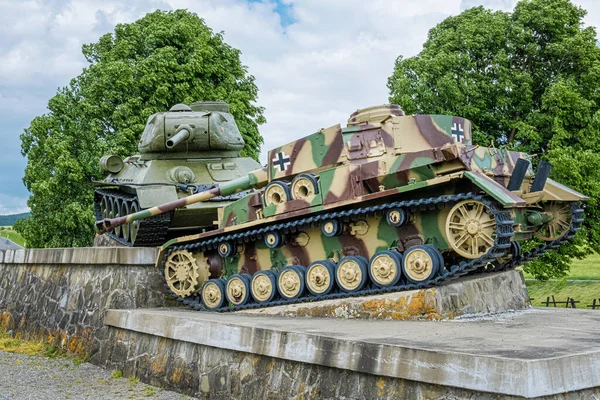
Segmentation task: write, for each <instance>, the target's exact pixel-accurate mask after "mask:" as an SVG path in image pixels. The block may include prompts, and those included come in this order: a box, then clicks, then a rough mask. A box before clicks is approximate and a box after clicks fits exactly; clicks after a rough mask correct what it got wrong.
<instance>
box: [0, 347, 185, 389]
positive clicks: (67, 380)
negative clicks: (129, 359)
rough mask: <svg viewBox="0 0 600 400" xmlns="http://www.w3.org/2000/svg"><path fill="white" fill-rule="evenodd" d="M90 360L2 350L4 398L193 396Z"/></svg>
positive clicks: (0, 364) (0, 366) (0, 370)
mask: <svg viewBox="0 0 600 400" xmlns="http://www.w3.org/2000/svg"><path fill="white" fill-rule="evenodd" d="M111 375H112V373H111V372H110V371H106V370H104V369H102V368H100V367H96V366H94V365H92V364H89V363H84V364H80V365H78V366H75V365H74V364H73V361H72V360H69V359H65V358H60V357H57V358H46V357H39V356H28V355H23V354H13V353H6V352H2V351H0V400H9V399H10V400H17V399H19V400H21V399H24V400H25V399H27V400H29V399H31V400H33V399H36V400H37V399H39V400H52V399H73V400H75V399H111V400H113V399H156V400H176V399H177V400H182V399H192V397H188V396H185V395H182V394H179V393H176V392H169V391H166V390H162V389H160V388H157V387H154V386H150V385H145V384H143V383H141V382H136V381H135V380H130V379H128V378H111Z"/></svg>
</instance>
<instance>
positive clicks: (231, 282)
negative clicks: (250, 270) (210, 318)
mask: <svg viewBox="0 0 600 400" xmlns="http://www.w3.org/2000/svg"><path fill="white" fill-rule="evenodd" d="M226 293H227V300H229V302H230V303H232V304H235V305H236V306H239V305H242V304H246V303H247V302H248V299H250V279H248V277H247V276H244V275H240V274H235V275H232V276H231V277H230V278H229V279H228V280H227V290H226Z"/></svg>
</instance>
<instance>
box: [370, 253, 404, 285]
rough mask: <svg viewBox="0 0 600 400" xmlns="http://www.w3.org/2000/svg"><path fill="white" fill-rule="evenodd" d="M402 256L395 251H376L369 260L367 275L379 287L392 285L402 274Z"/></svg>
mask: <svg viewBox="0 0 600 400" xmlns="http://www.w3.org/2000/svg"><path fill="white" fill-rule="evenodd" d="M401 270H402V256H401V255H400V253H398V252H397V251H393V250H383V251H378V252H377V253H375V255H373V257H371V260H370V261H369V277H370V278H371V281H373V283H374V284H375V285H377V286H379V287H386V286H394V285H395V284H397V283H398V281H399V280H400V277H401V275H402V272H401Z"/></svg>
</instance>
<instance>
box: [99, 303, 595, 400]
mask: <svg viewBox="0 0 600 400" xmlns="http://www.w3.org/2000/svg"><path fill="white" fill-rule="evenodd" d="M105 324H106V325H109V326H114V327H118V328H121V329H126V330H131V331H136V332H142V333H146V334H150V335H156V336H162V337H166V338H170V339H174V340H180V341H185V342H191V343H197V344H200V345H206V346H212V347H217V348H223V349H229V350H235V351H243V352H247V353H252V354H257V355H265V356H271V357H277V358H281V359H286V360H292V361H297V362H304V363H310V364H318V365H323V366H328V367H335V368H341V369H347V370H352V371H359V372H364V373H369V374H374V375H381V376H388V377H396V378H402V379H409V380H413V381H419V382H427V383H432V384H438V385H444V386H453V387H459V388H464V389H470V390H476V391H481V392H492V393H500V394H505V395H518V396H523V397H528V398H532V397H538V396H545V395H554V394H558V393H565V392H571V391H578V390H582V389H586V388H594V387H599V386H600V334H599V330H600V313H598V312H595V311H585V310H572V309H539V308H533V309H529V310H523V311H516V312H510V313H504V314H496V315H489V316H485V315H484V316H477V317H471V318H459V319H454V320H443V321H367V320H340V319H325V318H287V317H277V316H268V317H265V316H253V315H239V314H237V315H236V314H227V313H225V314H217V313H205V312H194V311H187V310H186V311H182V310H175V309H173V310H171V309H155V310H109V311H108V312H107V314H106V317H105Z"/></svg>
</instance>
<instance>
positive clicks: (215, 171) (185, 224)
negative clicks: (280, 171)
mask: <svg viewBox="0 0 600 400" xmlns="http://www.w3.org/2000/svg"><path fill="white" fill-rule="evenodd" d="M243 147H244V140H243V138H242V135H241V134H240V131H239V130H238V128H237V125H236V123H235V120H234V118H233V116H232V115H231V114H230V113H229V105H228V104H226V103H224V102H195V103H192V104H191V105H190V106H187V105H185V104H177V105H175V106H173V107H172V108H171V109H170V110H169V111H168V112H159V113H156V114H153V115H151V116H150V118H148V122H147V123H146V127H145V129H144V132H143V134H142V137H141V140H140V142H139V146H138V150H139V154H138V155H134V156H131V157H127V158H125V159H124V160H122V159H121V158H119V157H117V156H104V157H102V159H101V160H100V166H101V168H102V169H103V170H104V171H106V172H107V173H108V175H107V176H106V178H105V179H104V180H103V181H101V182H95V185H96V187H97V188H96V191H95V194H94V210H95V215H96V219H97V220H102V219H104V218H115V217H119V216H123V215H127V214H130V213H135V212H138V211H142V210H144V209H148V208H152V207H154V206H156V205H159V204H162V203H165V202H169V201H173V200H177V199H183V198H186V197H188V196H190V195H192V194H194V193H198V192H202V191H204V190H208V189H210V188H212V187H214V186H215V185H218V184H221V183H223V182H227V181H230V180H232V179H236V178H239V177H242V176H245V175H247V174H248V173H249V172H250V171H253V170H255V169H257V168H260V167H261V166H260V164H258V163H257V162H256V161H255V160H253V159H251V158H246V157H240V151H241V150H242V148H243ZM239 197H241V195H240V194H234V195H231V196H219V197H216V198H214V199H211V201H208V202H204V203H196V204H189V205H188V206H186V207H183V208H180V209H177V210H175V211H170V212H168V213H165V214H161V215H157V216H155V217H152V218H149V219H146V220H143V221H134V222H132V223H130V224H125V225H123V226H121V227H118V228H117V229H115V230H114V231H111V232H109V233H108V235H109V236H110V237H112V238H113V239H115V240H117V241H118V242H120V243H122V244H124V245H127V246H159V245H162V244H164V242H165V241H166V240H168V239H169V238H171V237H175V236H181V235H184V234H186V233H188V232H199V231H202V230H206V229H212V228H214V227H215V226H216V225H215V224H216V221H217V220H218V215H217V212H218V210H219V209H221V208H222V207H224V206H226V205H228V204H229V203H230V202H231V201H232V200H235V199H237V198H239Z"/></svg>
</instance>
